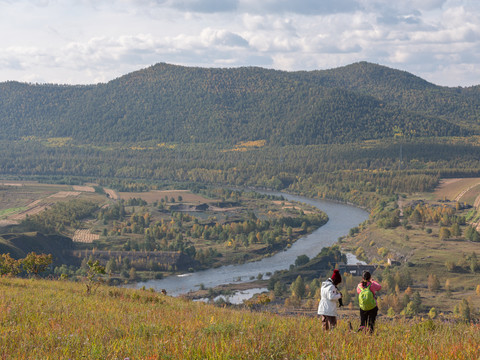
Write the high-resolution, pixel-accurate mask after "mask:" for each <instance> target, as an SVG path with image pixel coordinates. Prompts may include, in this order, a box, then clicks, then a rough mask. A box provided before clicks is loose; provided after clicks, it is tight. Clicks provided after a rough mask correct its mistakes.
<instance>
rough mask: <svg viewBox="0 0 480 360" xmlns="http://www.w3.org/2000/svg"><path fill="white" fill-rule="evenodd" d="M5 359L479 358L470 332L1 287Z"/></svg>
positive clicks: (45, 284)
mask: <svg viewBox="0 0 480 360" xmlns="http://www.w3.org/2000/svg"><path fill="white" fill-rule="evenodd" d="M0 357H1V358H2V359H82V358H86V359H125V358H129V359H477V358H479V357H480V331H479V328H478V327H477V326H472V325H467V324H444V323H436V322H431V321H424V322H418V323H409V322H399V323H392V322H382V321H381V319H380V321H379V323H378V327H377V331H376V333H375V334H374V335H366V334H359V333H354V332H350V331H349V330H348V327H347V324H346V323H345V322H342V321H341V322H340V324H339V326H338V327H337V329H335V330H334V331H333V332H329V333H325V332H324V331H322V328H321V324H320V321H319V320H318V319H316V318H309V317H285V316H279V315H274V314H267V313H254V312H250V311H248V310H243V311H242V310H232V309H223V308H217V307H213V306H211V305H208V304H204V303H194V302H190V301H187V300H183V299H177V298H171V297H169V296H164V295H161V294H156V293H152V292H150V291H142V290H132V289H118V288H108V287H101V288H99V289H98V291H97V292H96V293H95V294H93V295H86V294H85V289H84V288H83V287H82V285H81V284H76V283H70V282H55V281H44V280H24V279H8V278H3V279H1V280H0Z"/></svg>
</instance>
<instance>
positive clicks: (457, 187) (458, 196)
mask: <svg viewBox="0 0 480 360" xmlns="http://www.w3.org/2000/svg"><path fill="white" fill-rule="evenodd" d="M479 184H480V178H465V179H443V180H441V181H440V185H439V186H438V188H437V189H436V190H435V193H434V194H435V198H436V199H437V200H443V199H447V200H452V201H460V202H463V201H465V199H464V196H465V195H466V194H467V193H468V192H469V191H470V190H472V189H473V188H475V187H477V185H479ZM477 189H478V188H477ZM479 194H480V192H479V193H477V196H478V195H479ZM468 197H469V198H471V197H472V194H470V195H469V196H468ZM475 198H476V196H475ZM470 201H471V200H470ZM472 205H473V203H472Z"/></svg>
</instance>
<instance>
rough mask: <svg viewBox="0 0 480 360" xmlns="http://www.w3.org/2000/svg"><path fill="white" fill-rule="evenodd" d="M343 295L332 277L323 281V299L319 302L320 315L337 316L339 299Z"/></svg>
mask: <svg viewBox="0 0 480 360" xmlns="http://www.w3.org/2000/svg"><path fill="white" fill-rule="evenodd" d="M341 297H342V294H341V293H340V291H338V289H337V287H336V286H335V285H333V282H332V279H328V280H326V281H324V282H322V289H321V299H320V303H319V304H318V315H326V316H337V303H338V299H340V298H341Z"/></svg>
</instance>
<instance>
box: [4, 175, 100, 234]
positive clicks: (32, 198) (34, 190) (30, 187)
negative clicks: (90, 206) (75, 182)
mask: <svg viewBox="0 0 480 360" xmlns="http://www.w3.org/2000/svg"><path fill="white" fill-rule="evenodd" d="M78 198H82V199H88V200H91V201H94V202H96V203H99V204H102V203H105V202H106V201H107V199H106V198H105V196H104V195H101V194H97V193H95V189H94V188H93V187H91V186H80V187H79V186H70V185H55V184H43V183H38V182H32V181H25V182H15V183H12V182H0V220H3V221H4V224H15V223H18V222H20V221H22V220H23V219H25V218H26V217H27V215H28V216H32V215H35V214H39V213H40V212H42V211H43V210H45V209H46V208H49V207H51V206H52V205H53V204H55V203H57V202H62V201H68V200H69V199H78ZM0 226H1V223H0Z"/></svg>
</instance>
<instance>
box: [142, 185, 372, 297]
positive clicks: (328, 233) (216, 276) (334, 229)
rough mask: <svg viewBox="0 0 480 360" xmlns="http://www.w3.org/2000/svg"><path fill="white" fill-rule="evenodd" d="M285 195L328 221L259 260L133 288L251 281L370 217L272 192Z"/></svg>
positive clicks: (182, 290) (181, 289) (178, 290)
mask: <svg viewBox="0 0 480 360" xmlns="http://www.w3.org/2000/svg"><path fill="white" fill-rule="evenodd" d="M273 194H274V195H278V196H283V197H285V198H286V199H287V200H289V201H298V202H304V203H306V204H309V205H311V206H315V207H316V208H318V209H319V210H321V211H324V212H325V213H326V214H327V215H328V218H329V221H328V222H327V223H326V224H325V225H324V226H322V227H320V228H318V229H317V230H315V231H314V232H312V233H311V234H309V235H307V236H304V237H302V238H300V239H298V240H297V241H296V242H295V243H294V244H292V246H291V247H290V248H288V249H287V250H286V251H280V252H279V253H277V254H275V255H273V256H270V257H268V258H264V259H262V260H260V261H256V262H251V263H246V264H240V265H228V266H221V267H219V268H214V269H208V270H204V271H198V272H195V273H188V274H185V275H184V276H170V277H168V278H165V279H162V280H151V281H146V282H140V283H137V284H136V285H134V287H137V288H141V287H143V286H145V287H146V288H153V289H155V290H157V291H161V290H162V289H165V290H166V291H167V293H168V294H171V295H173V296H179V295H183V294H186V293H188V292H191V291H197V290H199V289H200V287H201V286H202V287H205V288H215V287H217V286H219V285H225V284H232V283H244V282H246V283H248V282H251V281H252V280H251V279H252V277H253V279H256V278H257V276H258V275H259V274H263V275H265V274H266V273H274V272H275V271H277V270H285V269H288V268H289V266H290V265H291V264H294V262H295V260H296V259H297V257H298V256H300V255H307V256H309V257H313V256H315V255H317V254H318V253H320V251H321V250H322V248H324V247H328V246H332V245H333V244H335V243H337V241H338V238H340V237H342V236H345V235H347V234H348V232H349V230H350V229H351V228H353V227H356V226H358V225H359V224H360V223H362V222H363V221H365V220H366V219H368V215H369V214H368V213H367V212H366V211H364V210H362V209H359V208H357V207H354V206H350V205H347V204H343V203H338V202H332V201H326V200H315V199H308V198H304V197H301V196H296V195H291V194H285V193H273Z"/></svg>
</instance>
